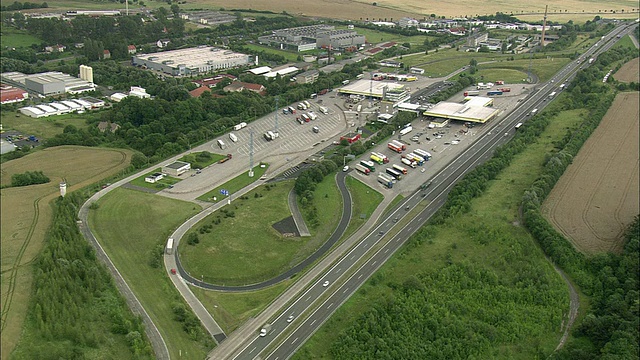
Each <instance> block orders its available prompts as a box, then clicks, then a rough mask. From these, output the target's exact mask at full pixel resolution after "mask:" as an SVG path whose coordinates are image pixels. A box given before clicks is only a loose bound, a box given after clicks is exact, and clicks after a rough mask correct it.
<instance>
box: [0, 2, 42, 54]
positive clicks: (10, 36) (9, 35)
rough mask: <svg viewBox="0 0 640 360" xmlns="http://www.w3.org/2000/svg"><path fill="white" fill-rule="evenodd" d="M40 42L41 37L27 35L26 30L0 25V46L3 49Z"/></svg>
mask: <svg viewBox="0 0 640 360" xmlns="http://www.w3.org/2000/svg"><path fill="white" fill-rule="evenodd" d="M3 4H4V3H3ZM41 43H42V40H41V39H38V38H37V37H35V36H33V35H29V34H28V33H27V31H26V30H18V29H16V28H14V27H10V26H5V25H4V24H2V25H0V46H1V48H2V50H3V51H5V49H7V48H8V49H11V48H19V47H29V46H31V45H33V44H41Z"/></svg>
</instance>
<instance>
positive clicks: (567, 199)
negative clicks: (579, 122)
mask: <svg viewBox="0 0 640 360" xmlns="http://www.w3.org/2000/svg"><path fill="white" fill-rule="evenodd" d="M636 61H637V58H636ZM636 71H637V69H636ZM639 100H640V96H639V94H638V93H637V92H633V93H621V94H619V95H618V96H617V97H616V99H615V101H614V103H613V105H612V106H611V108H610V109H609V111H608V112H607V114H606V115H605V117H604V118H603V119H602V122H601V123H600V125H599V126H598V128H597V129H596V130H595V132H594V133H593V135H591V137H590V138H589V140H587V142H586V143H585V144H584V146H583V147H582V149H581V150H580V152H579V153H578V155H577V156H576V157H575V159H574V161H573V163H572V164H571V165H569V167H568V168H567V171H566V172H565V173H564V175H562V177H561V178H560V181H558V183H557V184H556V186H555V187H554V188H553V190H552V191H551V194H550V195H549V197H548V198H547V200H546V201H545V203H544V205H543V207H542V211H543V214H544V215H545V217H547V219H548V220H549V221H550V222H551V223H552V224H553V225H554V227H555V228H556V229H557V230H558V231H560V232H561V233H562V234H564V235H565V236H566V237H567V238H568V239H569V240H570V241H571V242H572V243H573V244H574V246H575V247H576V248H577V249H578V250H579V251H581V252H583V253H585V254H588V255H591V254H596V253H601V252H607V251H612V252H619V251H621V250H622V246H623V244H622V242H621V241H622V238H621V237H622V232H623V231H624V229H626V228H627V226H628V225H629V224H630V223H631V222H632V221H633V218H634V216H635V215H637V214H638V212H639V211H640V208H639V205H638V203H639V196H640V194H639V190H638V186H639V184H638V171H639V168H638V151H639V148H638V142H639V141H640V139H639V136H638V131H639V129H638V117H639V115H640V114H639V108H638V101H639Z"/></svg>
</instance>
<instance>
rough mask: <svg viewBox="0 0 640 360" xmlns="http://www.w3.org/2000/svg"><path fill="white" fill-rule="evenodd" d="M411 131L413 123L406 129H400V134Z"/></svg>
mask: <svg viewBox="0 0 640 360" xmlns="http://www.w3.org/2000/svg"><path fill="white" fill-rule="evenodd" d="M411 131H413V128H412V127H411V125H409V126H406V127H405V128H404V129H402V130H400V135H407V134H408V133H410V132H411Z"/></svg>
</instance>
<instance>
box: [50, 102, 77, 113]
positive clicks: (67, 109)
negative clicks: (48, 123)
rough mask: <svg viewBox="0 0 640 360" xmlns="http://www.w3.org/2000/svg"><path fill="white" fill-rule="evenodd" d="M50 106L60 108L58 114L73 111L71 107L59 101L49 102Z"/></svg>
mask: <svg viewBox="0 0 640 360" xmlns="http://www.w3.org/2000/svg"><path fill="white" fill-rule="evenodd" d="M48 105H49V106H51V107H52V108H55V109H56V110H58V114H66V113H68V112H69V111H71V109H70V108H69V107H68V106H66V105H63V104H59V103H49V104H48Z"/></svg>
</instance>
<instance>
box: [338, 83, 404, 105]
mask: <svg viewBox="0 0 640 360" xmlns="http://www.w3.org/2000/svg"><path fill="white" fill-rule="evenodd" d="M338 93H339V94H349V95H360V96H364V97H371V98H374V99H380V100H387V101H390V102H392V103H394V104H399V103H401V102H403V101H406V100H408V99H409V98H410V97H411V94H410V93H409V91H407V90H406V89H405V86H404V85H402V84H397V83H391V82H384V81H371V80H357V81H354V82H352V83H350V84H347V85H345V86H343V87H341V88H340V89H338Z"/></svg>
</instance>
